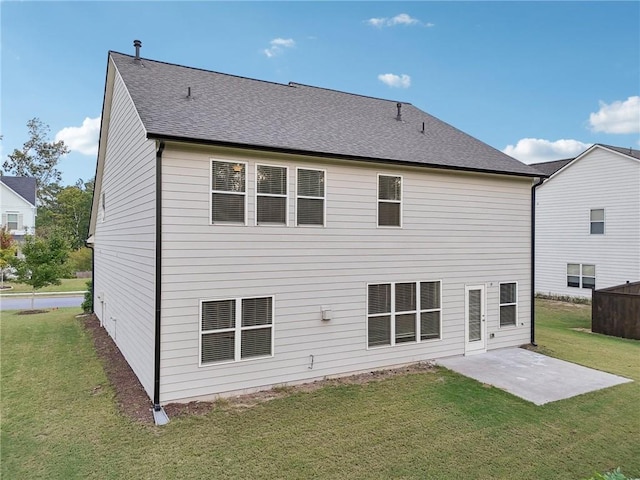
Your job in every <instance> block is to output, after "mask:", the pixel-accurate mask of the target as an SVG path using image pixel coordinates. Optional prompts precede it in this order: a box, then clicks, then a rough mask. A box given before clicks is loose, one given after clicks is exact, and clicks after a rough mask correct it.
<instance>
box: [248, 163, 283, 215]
mask: <svg viewBox="0 0 640 480" xmlns="http://www.w3.org/2000/svg"><path fill="white" fill-rule="evenodd" d="M256 197H257V199H256V205H257V207H256V209H257V211H256V223H257V224H258V225H286V224H287V203H288V202H287V198H288V197H287V167H275V166H271V165H257V166H256Z"/></svg>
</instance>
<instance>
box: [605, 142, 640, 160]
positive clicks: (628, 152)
mask: <svg viewBox="0 0 640 480" xmlns="http://www.w3.org/2000/svg"><path fill="white" fill-rule="evenodd" d="M598 145H602V146H603V147H606V148H609V149H611V150H614V151H616V152H618V153H623V154H624V155H629V156H630V157H633V158H637V159H638V160H640V150H635V149H633V148H624V147H614V146H612V145H605V144H604V143H599V144H598Z"/></svg>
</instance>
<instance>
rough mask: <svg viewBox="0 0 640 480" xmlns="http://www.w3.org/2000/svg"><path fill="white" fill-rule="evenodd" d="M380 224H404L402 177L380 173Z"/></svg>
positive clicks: (389, 225) (386, 225)
mask: <svg viewBox="0 0 640 480" xmlns="http://www.w3.org/2000/svg"><path fill="white" fill-rule="evenodd" d="M378 226H379V227H401V226H402V177H401V176H395V175H394V176H392V175H382V174H379V175H378Z"/></svg>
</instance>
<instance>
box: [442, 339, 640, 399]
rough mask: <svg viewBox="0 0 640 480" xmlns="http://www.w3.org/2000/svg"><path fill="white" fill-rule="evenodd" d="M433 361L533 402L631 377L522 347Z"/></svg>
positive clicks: (597, 388)
mask: <svg viewBox="0 0 640 480" xmlns="http://www.w3.org/2000/svg"><path fill="white" fill-rule="evenodd" d="M436 363H437V364H438V365H442V366H443V367H446V368H448V369H450V370H453V371H454V372H457V373H460V374H462V375H465V376H467V377H471V378H473V379H475V380H478V381H479V382H482V383H487V384H489V385H493V386H495V387H498V388H500V389H502V390H506V391H507V392H509V393H511V394H513V395H516V396H518V397H520V398H523V399H525V400H527V401H529V402H532V403H535V404H536V405H544V404H545V403H549V402H555V401H557V400H562V399H565V398H571V397H574V396H576V395H581V394H583V393H587V392H593V391H595V390H600V389H602V388H607V387H612V386H614V385H619V384H621V383H627V382H631V381H632V380H630V379H628V378H624V377H619V376H617V375H612V374H610V373H606V372H601V371H600V370H594V369H592V368H587V367H583V366H581V365H576V364H575V363H570V362H565V361H564V360H558V359H557V358H551V357H547V356H546V355H541V354H539V353H536V352H531V351H529V350H525V349H523V348H505V349H501V350H493V351H491V352H487V353H482V354H479V355H473V356H468V357H464V356H460V357H450V358H443V359H440V360H438V361H437V362H436Z"/></svg>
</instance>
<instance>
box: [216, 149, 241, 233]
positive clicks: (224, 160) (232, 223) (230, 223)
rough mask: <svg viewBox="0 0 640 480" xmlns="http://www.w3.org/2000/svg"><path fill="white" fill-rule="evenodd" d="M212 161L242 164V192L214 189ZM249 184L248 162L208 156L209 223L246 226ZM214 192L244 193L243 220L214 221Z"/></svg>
mask: <svg viewBox="0 0 640 480" xmlns="http://www.w3.org/2000/svg"><path fill="white" fill-rule="evenodd" d="M213 162H224V163H235V164H238V165H244V175H245V176H244V192H242V193H240V192H229V191H226V190H214V189H213ZM248 185H249V164H248V162H241V161H237V160H229V159H228V158H215V157H209V225H225V226H246V225H247V203H248V202H247V197H248V196H249V194H248V191H247V190H248V188H247V186H248ZM214 193H223V194H230V195H244V220H243V222H242V223H240V222H214V221H213V205H212V202H213V200H212V197H213V194H214Z"/></svg>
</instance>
